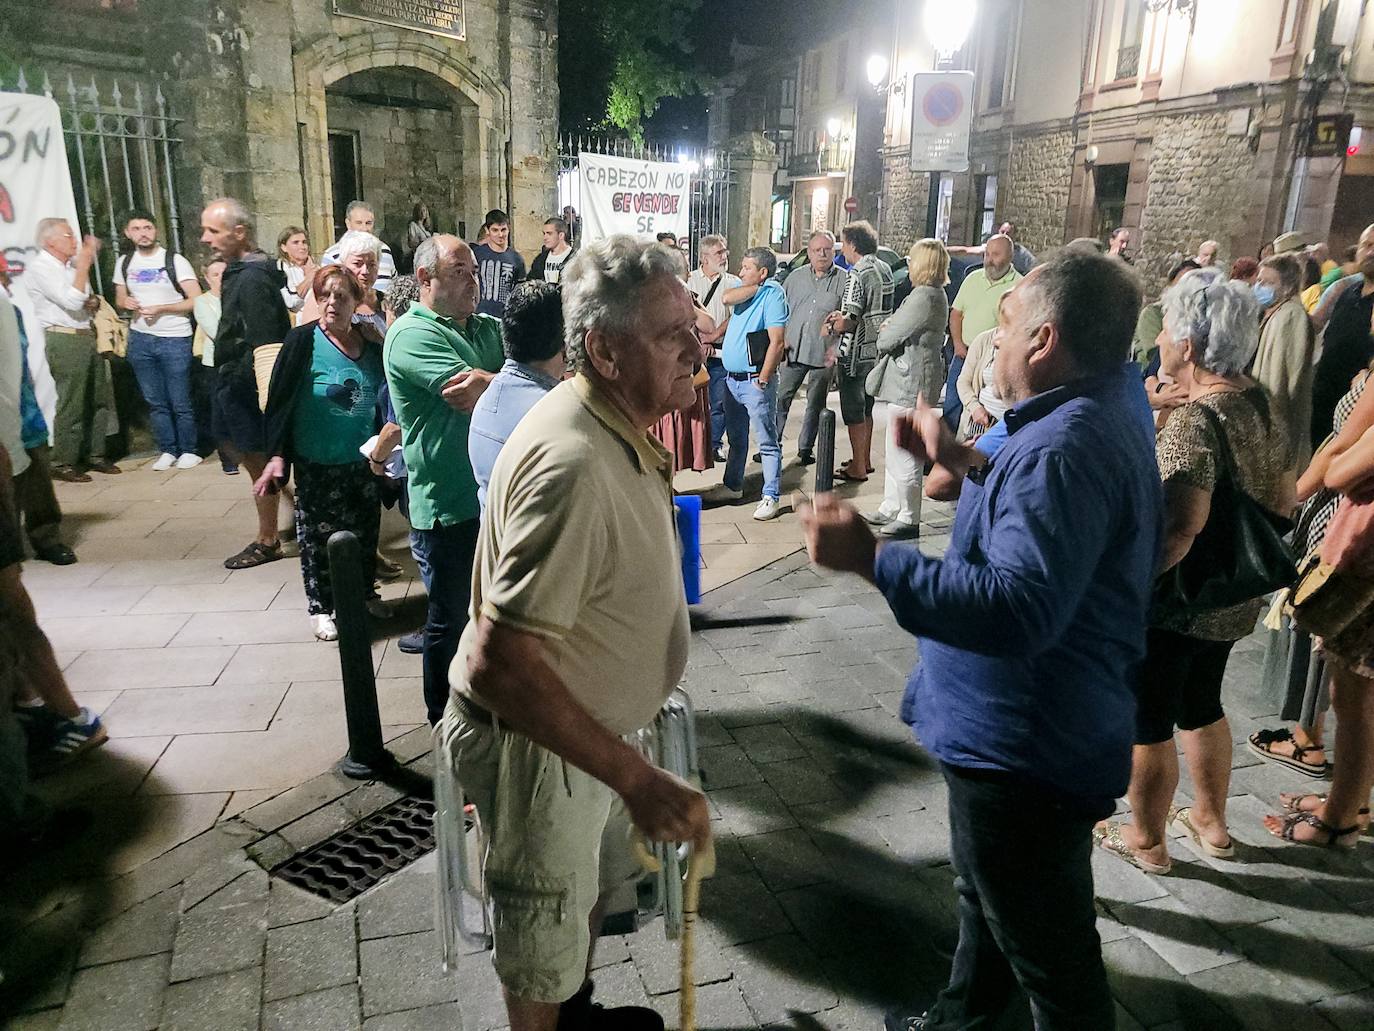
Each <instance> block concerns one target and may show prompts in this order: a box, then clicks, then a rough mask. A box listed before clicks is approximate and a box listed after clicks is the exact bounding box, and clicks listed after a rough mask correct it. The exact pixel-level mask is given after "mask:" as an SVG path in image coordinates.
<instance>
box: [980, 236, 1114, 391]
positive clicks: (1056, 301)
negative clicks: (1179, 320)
mask: <svg viewBox="0 0 1374 1031" xmlns="http://www.w3.org/2000/svg"><path fill="white" fill-rule="evenodd" d="M1016 289H1017V290H1018V291H1020V292H1021V296H1022V297H1023V298H1024V304H1025V310H1024V312H1023V314H1022V316H1021V318H1022V320H1023V322H1024V325H1025V326H1026V328H1027V329H1031V330H1034V329H1038V328H1039V327H1040V326H1043V325H1046V324H1050V325H1053V326H1056V327H1057V328H1058V330H1059V337H1060V339H1061V340H1062V341H1063V343H1064V346H1065V348H1066V349H1067V350H1068V352H1069V354H1070V355H1072V357H1073V359H1074V362H1075V363H1076V364H1077V365H1078V367H1079V368H1080V369H1081V370H1082V371H1083V372H1085V373H1088V374H1090V375H1095V374H1100V373H1104V372H1109V371H1112V370H1114V369H1119V368H1120V367H1121V363H1122V362H1124V361H1125V360H1126V359H1127V357H1128V356H1129V355H1130V351H1131V338H1132V337H1133V336H1134V335H1135V325H1136V321H1137V320H1138V318H1139V316H1140V294H1141V290H1140V280H1139V279H1137V278H1136V275H1135V273H1134V272H1133V271H1131V269H1130V267H1129V266H1128V265H1126V264H1125V262H1121V261H1116V260H1115V259H1112V258H1108V257H1106V256H1105V255H1102V254H1097V253H1096V252H1083V251H1075V250H1071V249H1070V248H1068V247H1064V248H1062V249H1061V250H1060V251H1059V253H1058V254H1056V255H1055V256H1054V257H1053V258H1051V259H1050V260H1049V261H1047V262H1046V263H1045V264H1043V265H1038V266H1036V268H1035V271H1034V273H1033V275H1032V276H1031V277H1030V278H1028V279H1026V280H1025V281H1024V282H1023V283H1022V284H1018V285H1017V287H1016ZM1003 296H1004V297H1005V296H1006V295H1003Z"/></svg>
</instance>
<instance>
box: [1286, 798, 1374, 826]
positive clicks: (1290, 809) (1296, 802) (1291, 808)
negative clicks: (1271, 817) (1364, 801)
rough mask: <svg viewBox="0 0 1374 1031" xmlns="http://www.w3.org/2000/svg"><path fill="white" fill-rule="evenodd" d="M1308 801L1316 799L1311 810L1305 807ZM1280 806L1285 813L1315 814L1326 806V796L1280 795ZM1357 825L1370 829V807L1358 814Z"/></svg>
mask: <svg viewBox="0 0 1374 1031" xmlns="http://www.w3.org/2000/svg"><path fill="white" fill-rule="evenodd" d="M1308 799H1316V805H1314V806H1312V807H1311V808H1306V807H1304V805H1303V803H1304V802H1306V801H1307V800H1308ZM1279 805H1280V806H1282V807H1283V811H1284V812H1285V813H1313V812H1316V811H1317V808H1318V807H1319V806H1323V805H1326V796H1325V795H1317V794H1308V795H1280V796H1279ZM1357 823H1358V825H1359V828H1360V830H1362V831H1363V830H1368V829H1369V806H1362V807H1361V808H1360V811H1359V813H1358V814H1357Z"/></svg>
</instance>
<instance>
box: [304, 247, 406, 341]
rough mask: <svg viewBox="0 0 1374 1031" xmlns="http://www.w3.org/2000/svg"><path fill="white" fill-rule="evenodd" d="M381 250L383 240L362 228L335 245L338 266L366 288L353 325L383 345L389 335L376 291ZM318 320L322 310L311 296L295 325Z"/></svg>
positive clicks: (306, 300)
mask: <svg viewBox="0 0 1374 1031" xmlns="http://www.w3.org/2000/svg"><path fill="white" fill-rule="evenodd" d="M382 248H383V244H382V241H381V240H379V239H378V238H377V237H375V236H373V235H372V234H371V233H367V232H363V231H362V230H361V229H350V230H349V231H348V232H346V233H344V234H343V236H341V237H339V242H338V243H337V244H336V245H335V250H336V251H337V252H338V256H339V261H338V264H339V265H341V266H343V267H344V268H346V269H348V271H350V272H352V273H353V277H354V278H355V279H357V280H358V282H359V283H360V284H361V285H362V288H363V300H362V302H361V303H360V304H359V305H358V308H357V311H355V312H354V313H353V324H354V325H355V326H358V327H359V328H360V329H362V331H363V333H364V334H366V335H367V337H368V339H369V340H373V341H375V342H377V343H381V341H382V338H383V337H385V336H386V316H385V315H383V314H382V311H381V305H380V304H379V303H378V300H377V291H376V290H375V289H374V287H375V285H376V283H377V271H378V269H380V268H381V261H382ZM319 317H320V308H319V305H318V304H317V303H316V302H315V297H314V294H313V293H312V294H310V295H308V296H307V297H306V299H305V304H303V305H302V306H301V312H300V315H298V316H297V317H296V325H298V326H304V325H306V324H307V323H310V322H314V321H317V320H318V319H319Z"/></svg>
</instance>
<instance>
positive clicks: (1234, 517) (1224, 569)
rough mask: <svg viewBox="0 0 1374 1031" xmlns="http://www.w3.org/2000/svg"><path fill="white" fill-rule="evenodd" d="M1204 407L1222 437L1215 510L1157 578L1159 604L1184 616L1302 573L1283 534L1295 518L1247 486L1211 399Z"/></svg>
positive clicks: (1256, 593)
mask: <svg viewBox="0 0 1374 1031" xmlns="http://www.w3.org/2000/svg"><path fill="white" fill-rule="evenodd" d="M1202 412H1203V414H1204V415H1205V416H1206V418H1207V421H1208V423H1209V424H1210V426H1211V428H1212V434H1213V436H1214V437H1215V438H1216V441H1217V450H1216V461H1217V480H1216V484H1215V486H1214V487H1213V488H1212V506H1211V511H1210V512H1209V513H1208V515H1207V522H1206V524H1205V525H1204V526H1203V528H1202V531H1201V532H1200V533H1199V534H1198V535H1197V537H1196V538H1194V540H1193V544H1192V547H1190V548H1189V549H1188V554H1186V555H1184V556H1183V558H1182V560H1181V561H1180V562H1179V563H1178V564H1177V565H1176V566H1174V567H1173V568H1172V569H1169V570H1167V571H1166V572H1165V573H1163V574H1162V575H1161V576H1160V578H1159V580H1158V581H1157V582H1156V584H1155V596H1154V604H1155V608H1156V610H1157V611H1161V612H1165V613H1169V614H1177V615H1185V616H1193V615H1198V614H1199V613H1202V612H1208V611H1212V610H1215V609H1224V608H1228V607H1229V606H1232V605H1239V604H1240V603H1241V602H1245V601H1251V600H1252V599H1256V598H1260V597H1263V596H1264V595H1266V594H1268V593H1270V592H1271V591H1276V590H1278V589H1279V588H1281V587H1287V586H1289V585H1290V584H1292V583H1293V581H1294V580H1296V579H1297V577H1298V571H1297V565H1296V563H1295V562H1294V560H1293V553H1292V551H1291V550H1290V549H1289V547H1288V545H1287V544H1286V543H1285V542H1284V539H1283V537H1284V534H1286V533H1288V531H1289V530H1291V529H1292V528H1293V524H1292V521H1291V520H1289V519H1285V518H1284V517H1283V516H1280V515H1276V514H1275V513H1273V512H1270V511H1269V510H1268V509H1267V508H1265V507H1264V506H1263V505H1261V504H1260V503H1259V502H1258V501H1256V500H1255V499H1254V498H1252V497H1250V495H1249V494H1247V493H1246V492H1245V490H1244V488H1243V487H1242V486H1241V484H1240V477H1239V476H1238V475H1237V474H1236V465H1235V458H1234V456H1233V455H1232V454H1231V445H1230V442H1229V441H1228V440H1227V439H1226V432H1225V430H1223V429H1222V425H1221V420H1220V419H1218V418H1217V416H1216V413H1215V412H1213V411H1212V410H1211V409H1210V408H1208V407H1207V406H1206V405H1203V406H1202Z"/></svg>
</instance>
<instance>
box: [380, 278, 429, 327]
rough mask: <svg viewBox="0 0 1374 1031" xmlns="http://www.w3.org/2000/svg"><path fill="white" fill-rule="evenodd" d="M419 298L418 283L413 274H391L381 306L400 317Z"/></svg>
mask: <svg viewBox="0 0 1374 1031" xmlns="http://www.w3.org/2000/svg"><path fill="white" fill-rule="evenodd" d="M419 299H420V283H419V281H418V280H417V279H416V278H415V277H414V276H392V277H391V288H390V289H388V290H387V292H386V294H385V295H384V296H383V297H382V307H383V308H385V309H387V310H388V311H390V312H392V313H393V314H394V315H395V316H396V317H397V318H400V317H401V316H402V315H404V314H405V313H406V312H408V311H410V306H411V305H412V304H414V303H415V302H416V301H418V300H419Z"/></svg>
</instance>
